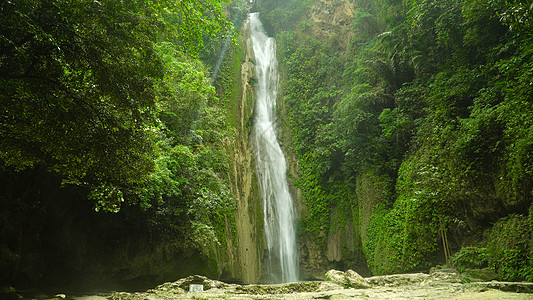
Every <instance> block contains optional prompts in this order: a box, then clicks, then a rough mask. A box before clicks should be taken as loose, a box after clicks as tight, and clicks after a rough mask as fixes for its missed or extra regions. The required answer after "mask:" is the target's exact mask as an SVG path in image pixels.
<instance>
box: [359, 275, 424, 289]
mask: <svg viewBox="0 0 533 300" xmlns="http://www.w3.org/2000/svg"><path fill="white" fill-rule="evenodd" d="M366 280H367V282H368V283H369V284H371V285H373V286H385V287H392V286H404V285H414V284H423V283H426V282H428V281H429V280H431V277H430V276H429V275H428V274H424V273H414V274H393V275H383V276H373V277H369V278H366Z"/></svg>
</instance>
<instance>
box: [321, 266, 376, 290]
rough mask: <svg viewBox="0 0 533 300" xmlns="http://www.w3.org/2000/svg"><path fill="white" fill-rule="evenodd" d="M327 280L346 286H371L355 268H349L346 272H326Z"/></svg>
mask: <svg viewBox="0 0 533 300" xmlns="http://www.w3.org/2000/svg"><path fill="white" fill-rule="evenodd" d="M326 281H331V282H333V283H336V284H338V285H340V286H344V287H346V288H356V289H364V288H369V287H370V284H368V282H367V281H366V280H365V279H364V278H363V277H362V276H361V275H359V274H357V272H355V271H353V270H348V271H346V273H345V272H342V271H338V270H329V271H328V272H327V273H326Z"/></svg>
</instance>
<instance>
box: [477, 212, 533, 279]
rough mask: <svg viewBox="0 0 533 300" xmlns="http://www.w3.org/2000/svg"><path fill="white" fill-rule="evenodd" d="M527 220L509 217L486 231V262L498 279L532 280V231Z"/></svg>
mask: <svg viewBox="0 0 533 300" xmlns="http://www.w3.org/2000/svg"><path fill="white" fill-rule="evenodd" d="M528 221H529V220H528V218H527V217H524V216H521V215H510V216H508V217H506V218H503V219H501V220H500V221H498V223H496V224H495V225H494V227H493V228H492V230H491V232H490V238H489V243H488V246H487V250H488V254H489V256H488V259H489V263H490V265H492V266H494V268H495V269H496V271H497V272H498V275H499V276H500V279H502V280H509V281H522V280H528V281H531V280H533V260H532V259H531V253H532V249H533V244H532V230H531V227H530V224H529V222H528Z"/></svg>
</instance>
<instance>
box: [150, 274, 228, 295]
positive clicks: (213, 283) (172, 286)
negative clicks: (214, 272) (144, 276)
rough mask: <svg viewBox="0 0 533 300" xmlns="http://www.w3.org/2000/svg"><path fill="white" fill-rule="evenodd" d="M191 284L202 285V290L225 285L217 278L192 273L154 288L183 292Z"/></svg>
mask: <svg viewBox="0 0 533 300" xmlns="http://www.w3.org/2000/svg"><path fill="white" fill-rule="evenodd" d="M191 284H193V285H194V284H198V285H203V287H204V290H209V289H213V288H221V287H225V286H227V284H226V283H224V282H222V281H217V280H211V279H209V278H207V277H205V276H200V275H192V276H189V277H186V278H182V279H180V280H178V281H174V282H166V283H163V284H162V285H159V286H158V287H156V288H155V290H157V291H169V290H171V291H173V292H174V293H185V291H188V290H189V287H190V286H191Z"/></svg>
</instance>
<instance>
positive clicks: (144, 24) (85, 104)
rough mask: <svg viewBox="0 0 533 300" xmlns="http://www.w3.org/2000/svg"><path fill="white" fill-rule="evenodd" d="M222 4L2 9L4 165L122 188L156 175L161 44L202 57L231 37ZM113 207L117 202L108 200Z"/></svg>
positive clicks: (104, 189)
mask: <svg viewBox="0 0 533 300" xmlns="http://www.w3.org/2000/svg"><path fill="white" fill-rule="evenodd" d="M223 2H224V0H217V1H210V2H209V3H205V2H204V1H200V0H197V1H186V2H185V1H179V2H174V1H166V0H161V1H148V0H139V1H133V0H128V1H89V0H77V1H66V0H50V1H45V0H36V1H30V0H21V1H3V2H2V3H0V18H1V19H2V20H3V21H2V24H1V25H0V53H2V54H1V56H0V107H1V115H0V136H1V137H2V139H1V140H0V160H1V161H2V166H3V167H4V168H6V167H9V168H12V169H14V170H22V169H25V168H32V167H36V166H40V167H43V168H46V169H47V170H49V171H52V172H55V173H57V174H58V175H59V176H60V177H62V178H63V179H64V180H66V181H68V182H73V183H77V184H89V185H90V186H93V187H96V189H94V190H93V192H94V193H93V195H94V196H95V197H100V198H103V199H106V198H108V197H111V198H112V199H114V200H113V201H119V200H122V197H121V193H120V190H119V189H118V188H117V187H122V189H124V188H126V187H128V186H130V185H131V184H132V183H134V182H137V181H139V180H142V179H143V178H144V177H146V176H147V175H148V174H149V172H150V171H151V170H152V168H153V164H154V163H153V161H154V157H153V155H154V153H153V149H154V146H153V144H154V138H155V137H154V134H153V131H152V130H151V129H152V128H153V127H154V126H156V123H157V122H156V120H157V118H156V116H155V114H154V113H155V102H156V96H157V95H158V93H159V92H158V89H159V88H160V86H161V85H160V82H161V81H162V80H163V73H164V66H163V63H162V60H161V57H160V55H159V54H158V53H157V52H156V50H155V44H156V42H157V41H158V40H161V39H167V40H171V41H173V42H174V43H175V45H179V46H176V47H178V48H180V49H181V50H182V51H185V52H187V54H188V55H189V56H195V55H196V53H197V51H198V48H199V47H200V45H201V41H202V39H201V38H198V37H201V36H202V35H205V34H207V35H210V34H215V33H216V32H218V31H224V32H226V31H227V29H228V28H229V26H230V25H229V23H227V22H226V20H225V18H224V17H223V14H222V3H223ZM110 201H111V200H110Z"/></svg>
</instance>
